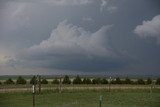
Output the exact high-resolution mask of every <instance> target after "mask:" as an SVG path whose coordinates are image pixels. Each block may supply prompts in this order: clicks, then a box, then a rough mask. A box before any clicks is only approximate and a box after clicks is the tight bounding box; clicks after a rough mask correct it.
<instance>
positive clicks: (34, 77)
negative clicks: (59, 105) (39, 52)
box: [30, 76, 37, 84]
mask: <svg viewBox="0 0 160 107" xmlns="http://www.w3.org/2000/svg"><path fill="white" fill-rule="evenodd" d="M30 84H37V81H36V76H33V77H32V78H31V80H30Z"/></svg>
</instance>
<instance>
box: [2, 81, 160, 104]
mask: <svg viewBox="0 0 160 107" xmlns="http://www.w3.org/2000/svg"><path fill="white" fill-rule="evenodd" d="M60 90H61V91H60ZM100 96H101V102H100ZM100 103H101V104H100ZM100 106H101V107H159V106H160V86H159V85H155V86H154V88H151V86H150V85H113V84H111V85H109V84H106V85H102V84H100V85H96V84H90V85H82V84H81V85H74V84H69V85H64V84H62V85H61V86H60V85H58V84H57V85H55V84H47V85H44V84H43V85H41V93H38V87H36V93H35V107H100ZM0 107H33V93H32V85H31V84H26V85H16V84H15V85H5V84H3V85H0Z"/></svg>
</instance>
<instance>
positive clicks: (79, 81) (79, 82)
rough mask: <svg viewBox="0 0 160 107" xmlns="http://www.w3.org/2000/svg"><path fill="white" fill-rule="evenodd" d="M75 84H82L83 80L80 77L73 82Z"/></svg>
mask: <svg viewBox="0 0 160 107" xmlns="http://www.w3.org/2000/svg"><path fill="white" fill-rule="evenodd" d="M73 84H82V80H81V78H80V76H79V75H77V76H76V78H75V79H74V80H73Z"/></svg>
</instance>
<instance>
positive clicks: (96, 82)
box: [92, 78, 101, 84]
mask: <svg viewBox="0 0 160 107" xmlns="http://www.w3.org/2000/svg"><path fill="white" fill-rule="evenodd" d="M92 84H101V78H94V79H93V80H92Z"/></svg>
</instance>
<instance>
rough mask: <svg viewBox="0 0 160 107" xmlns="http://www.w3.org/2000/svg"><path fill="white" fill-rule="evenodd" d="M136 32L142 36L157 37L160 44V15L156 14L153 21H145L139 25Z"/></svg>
mask: <svg viewBox="0 0 160 107" xmlns="http://www.w3.org/2000/svg"><path fill="white" fill-rule="evenodd" d="M134 32H135V33H136V34H138V35H139V36H140V37H142V38H146V37H152V38H156V39H157V44H160V15H157V16H155V17H154V18H153V19H152V20H151V21H143V24H142V25H138V26H137V27H136V28H135V30H134Z"/></svg>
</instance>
